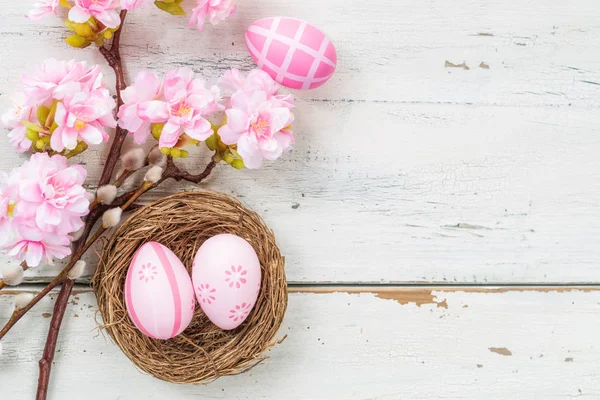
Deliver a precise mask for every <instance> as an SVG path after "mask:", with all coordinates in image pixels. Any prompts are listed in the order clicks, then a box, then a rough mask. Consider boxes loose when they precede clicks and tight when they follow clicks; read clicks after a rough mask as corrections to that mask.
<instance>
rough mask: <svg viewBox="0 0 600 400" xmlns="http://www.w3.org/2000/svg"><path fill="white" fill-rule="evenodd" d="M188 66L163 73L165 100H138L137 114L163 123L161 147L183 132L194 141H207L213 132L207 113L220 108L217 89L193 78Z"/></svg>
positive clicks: (144, 118)
mask: <svg viewBox="0 0 600 400" xmlns="http://www.w3.org/2000/svg"><path fill="white" fill-rule="evenodd" d="M194 75H195V74H194V72H193V71H192V70H191V69H189V68H179V69H174V70H171V71H169V72H167V73H166V74H165V78H164V82H163V96H164V100H165V101H162V100H152V101H145V102H141V103H139V105H138V112H139V117H140V118H141V119H142V120H144V121H148V122H151V123H163V122H164V123H165V125H164V127H163V129H162V133H161V135H160V140H159V146H160V147H173V146H175V144H177V141H178V140H179V137H180V136H181V135H182V134H183V133H186V134H187V135H188V136H189V137H191V138H193V139H196V140H206V139H207V138H208V137H209V136H210V135H212V133H213V131H212V127H211V124H210V122H208V120H206V119H205V118H204V116H206V115H207V114H210V113H212V112H214V111H217V110H221V109H222V108H223V107H222V106H221V105H220V104H219V103H218V101H219V97H220V94H219V89H218V88H217V87H216V86H213V87H212V88H211V89H207V88H206V87H205V86H204V82H203V81H202V80H200V79H194Z"/></svg>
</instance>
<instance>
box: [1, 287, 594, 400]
mask: <svg viewBox="0 0 600 400" xmlns="http://www.w3.org/2000/svg"><path fill="white" fill-rule="evenodd" d="M317 290H318V289H317ZM340 290H344V289H343V288H342V289H340ZM352 290H353V291H358V290H367V289H364V288H363V289H352ZM1 293H3V294H0V320H5V319H6V318H7V317H8V314H9V309H10V308H11V303H12V301H13V296H12V295H7V292H1ZM77 296H78V298H76V299H74V303H75V304H72V305H70V306H69V308H68V310H67V316H66V319H65V324H64V326H63V331H62V334H61V336H60V340H59V343H58V350H59V352H58V353H57V355H56V359H55V363H54V366H53V374H52V381H51V391H50V396H49V398H50V399H61V400H70V399H80V398H86V399H90V400H94V399H99V400H100V399H102V400H105V399H119V398H121V399H134V398H135V399H138V398H139V399H142V398H151V399H155V400H159V399H165V400H166V399H173V398H177V399H195V398H215V399H280V398H286V399H306V398H311V399H344V400H346V399H400V398H411V399H425V398H444V399H459V398H460V399H465V398H468V399H482V398H486V399H514V398H515V395H518V396H519V397H520V398H544V399H551V398H569V397H578V398H583V399H596V398H598V396H599V395H600V379H599V378H600V368H599V367H600V363H599V361H598V360H599V359H600V349H599V348H598V345H597V344H598V343H597V342H598V341H597V338H598V336H599V335H600V290H598V288H596V289H593V290H592V289H586V290H574V289H573V290H571V289H569V288H563V289H559V290H556V289H551V290H547V289H542V290H540V289H536V290H523V289H522V288H513V289H510V290H507V289H501V290H494V289H481V288H478V289H468V288H467V289H459V290H456V289H455V290H445V291H439V290H434V291H431V290H430V289H426V288H420V289H387V291H385V290H384V291H382V290H379V293H378V295H377V294H374V293H360V294H359V293H333V294H331V293H329V294H315V293H293V294H291V295H290V303H289V309H288V312H287V315H286V318H285V321H284V324H283V326H282V328H281V331H280V333H281V336H283V335H284V334H287V335H288V338H287V339H286V340H285V341H284V342H283V343H282V344H280V345H278V346H276V347H275V348H274V349H273V350H272V351H271V352H270V356H271V358H270V359H268V360H267V361H265V362H264V363H262V364H261V365H259V366H257V367H256V368H255V369H253V370H251V371H250V372H248V373H246V374H243V375H239V376H234V377H227V378H222V379H219V380H217V381H215V382H213V383H211V384H209V385H207V386H177V385H171V384H167V383H164V382H161V381H158V380H156V379H154V378H151V377H149V376H145V375H142V374H141V373H140V372H138V371H137V370H136V369H135V368H134V367H133V365H132V364H131V363H130V362H129V360H127V359H126V358H125V356H124V355H123V354H122V353H121V352H120V351H119V350H118V348H117V347H116V346H115V345H114V344H113V343H112V342H110V340H108V339H105V338H103V337H102V336H101V335H98V332H97V331H96V330H95V326H96V325H95V323H94V315H95V311H96V304H95V300H94V297H93V295H92V294H89V293H80V294H78V295H77ZM378 296H379V297H378ZM89 306H91V308H89ZM47 312H51V302H50V301H49V300H44V301H43V303H42V304H40V305H39V306H37V307H36V308H35V309H34V310H33V311H32V312H31V313H30V314H29V315H28V316H27V317H26V318H25V319H24V320H23V321H21V323H20V324H19V325H18V329H17V330H15V332H13V333H11V334H9V335H8V336H7V337H6V338H5V340H4V341H3V344H4V354H3V356H2V358H0V386H2V388H3V392H4V393H10V395H11V397H12V398H15V399H25V398H32V397H33V393H34V391H35V382H36V376H37V359H38V358H39V355H40V353H41V349H42V346H43V343H42V342H43V341H42V339H41V338H43V337H44V336H45V334H46V326H47V323H48V321H49V319H46V318H44V316H43V315H44V313H47ZM75 314H77V318H75Z"/></svg>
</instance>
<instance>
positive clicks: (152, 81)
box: [118, 71, 162, 144]
mask: <svg viewBox="0 0 600 400" xmlns="http://www.w3.org/2000/svg"><path fill="white" fill-rule="evenodd" d="M161 85H162V83H161V81H160V78H159V77H158V76H157V75H156V74H155V73H153V72H148V71H141V72H138V74H137V75H136V77H135V83H134V84H133V85H132V86H129V87H128V88H127V89H125V90H123V91H122V92H121V97H122V98H123V102H124V104H123V105H122V106H121V107H120V108H119V113H118V117H119V126H120V127H121V128H123V129H127V130H128V131H129V133H131V134H133V138H134V140H135V142H136V143H138V144H140V143H144V142H146V138H147V137H148V134H149V133H150V128H151V127H150V122H149V121H144V120H142V119H140V117H139V113H138V104H139V103H140V102H145V101H151V100H156V99H157V98H158V97H159V95H160V92H161Z"/></svg>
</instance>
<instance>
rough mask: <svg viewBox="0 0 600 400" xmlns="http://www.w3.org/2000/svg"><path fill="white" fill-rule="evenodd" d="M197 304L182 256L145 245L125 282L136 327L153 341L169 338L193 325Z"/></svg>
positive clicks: (137, 254)
mask: <svg viewBox="0 0 600 400" xmlns="http://www.w3.org/2000/svg"><path fill="white" fill-rule="evenodd" d="M195 304H196V302H195V298H194V288H193V286H192V280H191V278H190V275H189V274H188V272H187V270H186V269H185V266H184V265H183V263H182V262H181V260H180V259H179V257H177V256H176V255H175V254H174V253H173V252H172V251H171V250H169V249H168V248H167V247H165V246H163V245H162V244H160V243H157V242H148V243H145V244H144V245H142V246H141V247H140V248H139V249H138V250H137V251H136V253H135V254H134V256H133V260H132V261H131V264H130V265H129V270H128V271H127V278H126V279H125V305H126V307H127V313H128V314H129V317H130V318H131V320H132V321H133V323H134V325H135V326H136V327H137V328H138V329H139V330H140V331H141V332H142V333H143V334H145V335H146V336H149V337H151V338H154V339H170V338H172V337H175V336H177V335H179V334H180V333H181V332H183V331H184V330H185V328H187V326H188V325H189V324H190V322H191V320H192V317H193V315H194V309H195Z"/></svg>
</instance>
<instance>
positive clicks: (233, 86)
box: [219, 68, 294, 109]
mask: <svg viewBox="0 0 600 400" xmlns="http://www.w3.org/2000/svg"><path fill="white" fill-rule="evenodd" d="M219 86H220V87H221V89H223V93H224V94H225V95H228V96H231V95H233V94H234V93H235V92H237V91H239V90H242V91H245V92H248V93H253V92H256V91H261V92H265V94H266V95H267V99H268V100H269V101H271V102H272V103H273V104H275V105H277V106H281V107H287V108H290V109H291V108H293V107H294V96H293V95H291V94H279V93H278V92H279V89H280V88H281V86H280V85H279V84H278V83H277V82H275V81H274V80H273V78H271V76H270V75H269V74H267V73H266V72H265V71H263V70H261V69H253V70H252V71H250V72H249V73H248V75H247V76H246V75H244V73H243V72H240V71H239V70H237V69H235V68H233V69H230V70H229V71H227V72H225V74H224V75H223V76H222V77H221V78H219Z"/></svg>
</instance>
